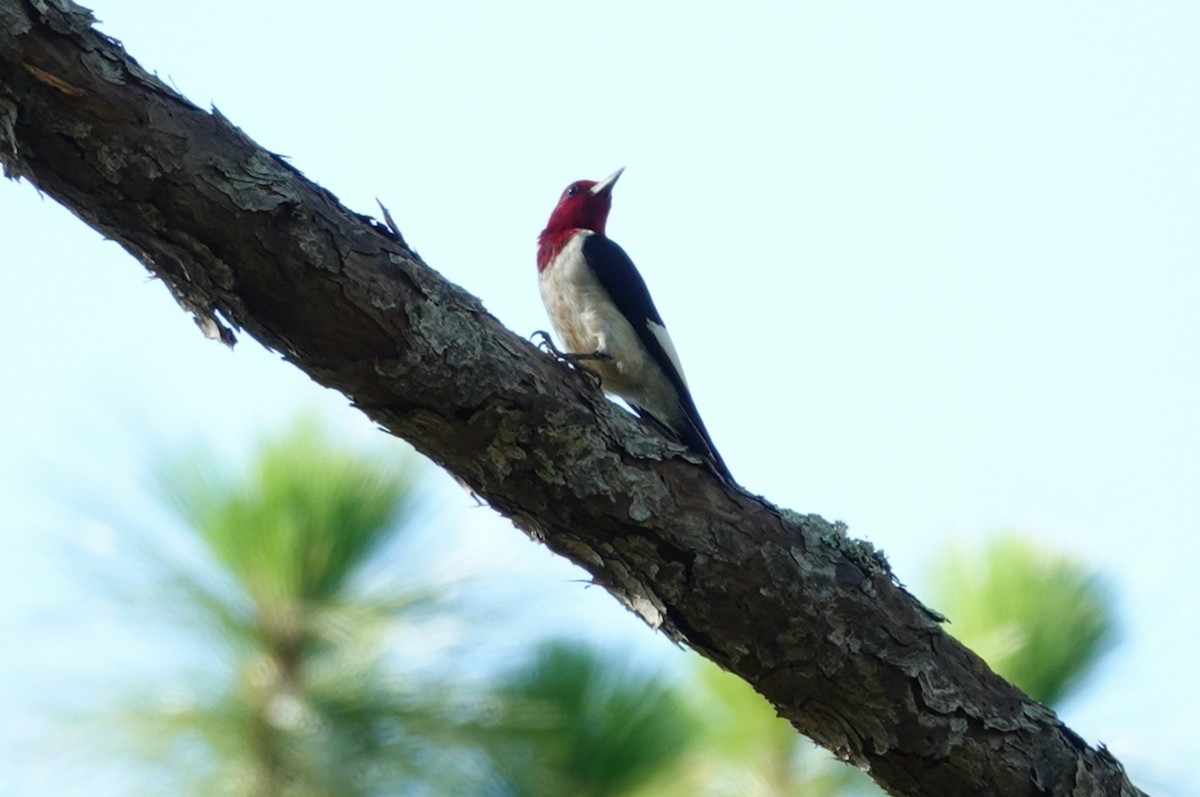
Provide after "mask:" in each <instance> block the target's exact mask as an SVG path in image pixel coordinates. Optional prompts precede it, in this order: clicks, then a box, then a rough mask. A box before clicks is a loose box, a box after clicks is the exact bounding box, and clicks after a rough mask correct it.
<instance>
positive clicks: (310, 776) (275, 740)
mask: <svg viewBox="0 0 1200 797" xmlns="http://www.w3.org/2000/svg"><path fill="white" fill-rule="evenodd" d="M408 462H409V465H411V464H412V463H411V461H408ZM159 482H160V485H161V488H162V492H163V495H164V497H165V499H166V501H167V503H168V504H169V506H170V507H171V508H172V509H173V510H174V511H175V513H177V515H178V517H179V518H180V520H182V521H183V528H184V529H185V533H186V535H187V536H188V537H190V540H189V541H190V542H191V543H193V545H191V546H186V547H189V548H190V551H189V552H187V553H184V552H181V551H168V550H167V547H166V546H163V545H157V544H149V545H148V546H147V554H148V556H147V559H146V563H147V564H148V567H147V568H145V569H146V570H147V575H148V576H150V583H151V584H152V587H151V588H150V592H149V594H148V595H146V596H144V598H146V599H148V600H149V602H150V603H151V604H152V605H153V607H154V608H155V610H158V611H161V612H164V613H165V614H166V618H165V619H168V620H169V621H170V622H171V623H172V625H171V626H170V628H171V629H172V630H171V631H169V633H170V634H171V635H175V636H178V637H180V638H182V639H183V640H186V641H193V642H195V641H199V642H200V643H201V645H199V646H197V648H198V649H201V650H203V652H204V653H205V654H206V655H207V656H208V657H209V658H211V657H212V656H216V662H215V665H214V666H211V667H208V668H207V669H206V671H205V672H202V673H177V674H176V677H177V680H174V681H172V682H164V684H163V686H164V687H166V688H165V693H166V694H167V695H168V698H167V699H165V700H164V699H161V698H160V697H159V696H158V694H157V693H154V692H151V691H149V690H146V689H145V688H144V687H143V688H142V689H140V690H139V693H138V694H135V695H132V696H131V697H130V698H129V699H127V700H126V701H124V706H125V708H124V709H123V710H121V711H120V712H119V713H120V716H119V717H118V718H117V723H118V724H117V728H118V731H120V732H122V733H123V736H124V738H126V739H127V740H129V741H130V742H132V744H133V749H134V751H135V752H136V753H138V754H139V756H140V757H141V758H142V759H143V760H152V761H157V762H159V763H160V764H161V765H162V769H163V771H164V772H165V773H167V774H166V779H167V781H168V782H167V784H166V785H164V786H163V787H162V788H164V789H165V790H166V792H168V793H171V794H206V795H207V794H220V795H244V796H245V797H325V796H326V795H328V796H329V797H333V796H334V795H337V796H338V797H356V796H357V795H363V796H364V797H365V796H366V795H380V794H397V793H405V794H422V793H431V794H432V793H453V790H454V789H455V788H456V787H455V785H454V783H455V777H457V776H459V775H461V776H462V777H466V774H465V772H459V770H462V769H463V767H460V766H457V765H454V764H451V763H450V762H451V761H452V760H453V759H452V758H451V756H452V755H453V753H454V752H455V751H456V750H459V751H463V750H465V749H466V748H464V747H463V742H464V738H465V737H467V736H469V730H468V726H467V725H465V724H464V723H463V722H462V721H461V717H456V716H454V713H455V705H454V701H452V700H449V699H448V692H447V690H444V689H442V688H441V687H439V685H438V684H436V683H430V682H429V681H428V679H423V680H420V681H409V680H406V679H405V678H403V677H402V676H401V674H400V673H398V671H397V668H396V667H395V666H394V663H393V662H388V661H386V653H387V647H388V642H389V639H390V637H391V635H392V634H393V633H394V632H395V630H396V625H397V623H400V622H411V623H417V622H420V620H421V618H422V617H423V616H427V615H428V614H430V613H434V612H437V611H444V608H439V605H438V601H437V598H436V596H435V595H434V594H433V589H432V587H427V588H424V589H422V588H420V587H418V586H416V585H413V584H401V583H398V582H397V581H396V580H395V579H394V578H383V579H375V580H374V581H372V579H370V578H369V577H368V572H369V567H368V565H370V563H371V562H372V561H373V559H374V558H375V557H376V556H377V555H378V554H379V553H380V552H381V551H383V550H384V549H385V548H387V547H389V546H392V545H394V544H395V543H396V542H397V540H398V539H399V538H401V537H403V536H404V534H405V531H406V529H407V528H408V527H407V526H406V525H405V521H406V519H407V517H408V516H409V512H410V510H411V508H412V505H413V489H412V486H413V472H412V469H411V467H408V466H397V465H396V464H395V463H394V462H388V461H385V460H383V459H381V458H378V457H374V458H373V457H369V456H367V455H364V454H363V453H361V452H358V451H351V450H347V449H345V448H340V447H338V446H336V445H334V444H332V443H330V442H329V441H328V440H327V439H326V438H325V437H324V436H323V435H322V433H321V432H320V431H319V429H318V428H317V426H316V425H315V424H314V423H311V422H301V423H300V424H298V425H297V426H295V427H294V428H293V429H292V430H291V431H289V432H288V433H287V434H285V435H284V436H282V437H280V438H278V439H274V440H271V441H268V442H267V443H266V444H265V445H263V447H262V448H261V450H260V451H259V452H258V454H257V457H256V458H255V460H254V462H253V465H252V466H251V468H250V469H249V472H247V473H245V474H236V473H232V472H231V471H230V469H228V468H223V467H219V466H217V465H215V464H214V463H213V462H212V461H211V459H210V458H208V457H206V456H202V455H196V454H193V455H191V456H189V457H187V458H186V459H183V460H180V461H179V462H178V463H177V464H176V465H174V466H172V467H169V468H167V469H165V470H164V472H163V473H162V475H161V477H160V479H159ZM159 691H160V692H162V691H164V690H159ZM459 760H460V761H461V760H469V759H459ZM422 785H423V788H425V789H426V791H421V789H420V788H418V787H419V786H422ZM160 793H161V792H160Z"/></svg>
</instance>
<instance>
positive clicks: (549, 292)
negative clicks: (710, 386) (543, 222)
mask: <svg viewBox="0 0 1200 797" xmlns="http://www.w3.org/2000/svg"><path fill="white" fill-rule="evenodd" d="M593 234H594V233H592V232H590V231H586V230H583V231H580V232H578V233H576V234H575V235H573V236H572V237H571V238H570V239H569V240H568V241H567V243H566V245H565V246H563V248H562V249H561V250H560V251H559V252H558V254H557V255H555V256H554V258H553V259H552V260H551V261H550V263H549V264H547V266H546V268H544V269H543V270H542V271H541V274H540V286H541V291H542V301H543V302H544V303H545V305H546V312H547V313H548V314H549V316H550V323H551V325H552V326H553V327H554V331H555V333H556V334H557V335H558V337H559V339H560V341H561V342H562V345H563V347H564V349H565V350H566V351H568V352H572V353H576V354H590V353H593V352H596V351H604V352H607V353H608V354H609V355H611V356H612V360H611V361H610V362H601V361H588V362H585V363H584V365H585V366H586V367H588V368H591V369H592V370H593V371H596V372H597V373H598V374H599V375H600V377H601V385H602V387H603V388H604V389H605V390H606V391H608V392H610V393H614V394H616V395H618V396H620V397H622V398H624V399H626V400H627V401H629V402H631V403H633V404H635V405H637V406H639V407H641V408H642V409H645V410H647V411H649V412H650V413H651V414H653V415H654V416H655V417H657V418H659V420H661V421H663V422H665V423H668V424H671V423H673V422H675V420H676V418H677V416H678V415H679V414H680V409H679V403H678V399H677V397H676V395H675V389H674V388H673V387H672V386H671V384H670V383H669V381H668V380H667V379H666V377H665V376H664V375H663V373H662V370H661V369H660V368H659V367H658V364H657V363H656V362H655V361H654V359H653V358H652V357H651V355H650V353H649V352H648V351H647V350H646V348H645V346H643V345H642V341H641V339H640V337H639V336H638V334H637V332H636V331H635V330H634V329H633V327H632V326H631V325H630V321H629V319H627V318H626V317H625V316H624V315H623V314H622V313H621V311H620V310H618V309H617V306H616V305H615V304H614V303H613V301H612V299H611V298H610V297H609V294H608V291H606V290H605V289H604V286H602V285H601V284H600V281H599V280H597V279H596V275H595V274H594V273H593V272H592V269H591V267H590V266H589V265H588V263H587V260H586V259H585V258H584V256H583V242H584V241H585V240H586V239H587V237H588V236H589V235H593ZM647 325H648V328H649V329H650V331H651V332H652V334H654V335H655V336H656V337H657V338H658V339H659V341H660V342H661V343H662V345H663V348H664V349H665V350H666V352H667V355H668V356H669V357H670V358H671V359H672V361H673V363H674V364H675V365H676V369H677V370H678V371H679V374H680V376H681V377H682V375H683V371H682V369H680V368H679V367H678V356H677V355H676V353H675V346H674V345H673V344H672V343H671V339H670V336H669V335H667V331H666V329H665V328H664V327H662V326H660V325H658V324H654V323H652V322H649V321H647Z"/></svg>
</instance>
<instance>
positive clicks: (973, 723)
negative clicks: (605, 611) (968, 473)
mask: <svg viewBox="0 0 1200 797" xmlns="http://www.w3.org/2000/svg"><path fill="white" fill-rule="evenodd" d="M91 23H92V18H91V15H90V13H89V12H87V11H86V10H84V9H81V8H79V7H78V6H75V5H73V4H72V3H71V2H69V0H0V163H2V164H3V166H4V169H5V172H6V174H8V176H10V177H14V178H25V179H26V180H28V181H29V182H30V183H32V184H33V185H35V186H37V188H38V189H39V190H41V191H43V192H45V193H46V194H49V195H50V196H52V197H54V198H55V199H56V200H58V201H59V202H60V203H62V204H63V205H64V206H66V207H67V208H69V209H70V210H71V211H73V212H74V213H75V214H76V215H77V216H79V217H80V218H81V219H82V220H83V221H84V222H85V223H87V224H89V225H90V226H92V227H94V228H95V229H97V230H99V231H100V232H101V233H103V234H104V235H105V236H107V237H109V238H111V239H113V240H115V241H117V242H119V243H120V244H121V245H122V246H123V247H124V248H125V249H126V250H127V251H129V253H130V254H132V255H133V256H134V257H135V258H137V259H138V260H139V261H140V262H141V263H142V264H143V265H144V266H145V267H146V268H147V269H148V270H149V271H150V272H151V273H152V274H153V275H155V276H156V277H158V278H159V279H161V280H162V281H163V283H164V284H165V285H166V286H167V287H168V288H169V289H170V291H171V293H172V294H173V295H174V297H175V298H176V299H177V300H178V302H179V303H180V305H182V306H183V307H184V308H185V309H186V310H187V311H188V312H190V313H191V314H192V315H193V316H194V317H195V318H196V320H197V323H198V324H199V325H200V327H201V329H202V330H204V332H205V334H207V335H209V336H210V337H214V338H218V339H220V340H223V341H225V342H226V343H228V344H230V345H232V344H233V342H234V341H235V339H236V336H237V334H239V333H241V332H245V333H247V334H250V335H251V336H253V337H254V338H256V339H257V340H259V341H260V342H262V343H263V344H264V345H266V346H269V347H271V348H272V349H275V350H277V351H279V352H280V353H282V355H283V356H284V357H285V358H286V359H287V360H289V361H290V362H291V363H293V364H294V365H296V366H297V367H298V368H300V369H301V370H303V371H304V372H305V373H307V374H308V375H309V376H311V377H312V378H313V379H314V380H315V381H317V382H318V383H320V384H322V385H325V386H327V387H331V388H333V389H335V390H338V391H341V392H342V393H344V394H345V395H346V396H348V397H349V398H350V399H351V400H352V401H353V403H354V404H355V406H357V407H358V408H360V409H361V410H362V411H363V412H365V413H366V414H367V415H368V416H370V417H371V418H372V419H374V420H375V421H377V422H378V423H379V424H380V425H381V426H382V427H384V428H385V429H387V430H388V431H390V432H391V433H392V434H395V435H398V436H400V437H403V438H404V439H406V440H408V441H410V442H411V443H412V444H413V445H414V446H416V448H418V449H419V450H420V451H422V452H423V453H424V454H426V455H427V456H428V457H430V458H431V459H433V460H434V461H435V462H437V463H438V464H439V465H441V466H442V467H444V468H446V469H447V470H448V471H450V472H451V473H453V474H454V475H455V476H457V477H458V478H460V479H461V480H463V481H464V482H465V483H466V484H468V485H469V486H470V487H471V488H472V489H473V490H474V491H475V492H476V493H477V494H478V495H479V496H481V497H482V498H483V499H485V500H486V501H487V502H488V503H490V504H491V505H492V506H493V507H495V508H496V510H498V511H499V512H501V513H503V514H504V515H506V516H507V517H509V518H511V519H512V520H513V522H514V523H515V524H516V525H517V526H518V527H520V528H521V529H523V530H524V531H525V532H526V533H527V534H528V535H529V536H530V537H532V538H534V539H536V540H539V541H541V542H544V543H545V544H546V545H547V546H549V547H550V548H551V549H552V550H554V551H555V552H557V553H559V554H561V555H563V556H566V557H568V558H569V559H571V560H572V561H574V562H576V563H577V564H579V565H581V566H582V567H584V568H585V569H587V570H588V571H589V572H590V573H591V574H592V575H593V577H594V579H595V581H596V583H598V584H601V585H603V586H604V587H605V588H606V589H607V590H609V591H610V592H611V593H612V594H613V595H615V596H616V597H617V598H618V599H620V600H621V601H622V602H623V603H624V604H625V605H626V606H628V607H630V608H631V609H632V610H633V611H635V612H636V613H637V614H639V615H640V616H641V617H642V618H643V619H644V620H645V621H646V622H647V623H649V624H650V625H652V626H654V627H656V628H659V629H661V630H662V631H663V632H664V633H666V634H667V635H668V636H670V637H671V638H672V639H675V640H677V641H679V642H682V643H685V644H687V645H689V646H691V647H693V648H695V649H697V650H698V651H700V652H701V653H703V654H704V655H705V656H707V657H709V658H710V659H712V660H713V661H715V662H717V663H718V664H720V665H721V666H723V667H725V668H726V669H728V670H730V671H732V672H734V673H736V674H738V675H739V676H741V677H742V678H744V679H746V680H747V681H748V682H749V683H751V684H752V685H754V687H755V688H756V689H758V691H760V692H761V693H762V694H764V695H765V696H766V697H767V698H768V699H769V700H770V701H771V702H772V703H773V704H774V705H775V706H776V708H777V709H778V711H779V713H780V714H781V715H782V716H784V717H786V718H788V719H789V720H790V721H791V722H792V724H793V725H795V727H796V728H797V729H798V730H799V731H801V732H802V733H804V734H806V735H808V736H810V737H812V738H813V739H815V740H816V741H817V742H819V743H820V744H822V745H824V746H825V747H827V748H829V749H830V750H833V751H834V752H835V753H836V754H837V755H839V756H840V757H842V758H843V759H845V760H847V761H850V762H853V763H855V764H857V765H859V766H861V767H863V768H864V769H867V770H868V772H869V773H870V775H871V776H872V777H873V778H874V779H875V780H876V781H877V782H878V783H880V784H881V785H882V786H883V787H884V788H885V789H887V790H888V791H889V792H891V793H893V794H904V795H923V796H924V797H929V796H931V795H932V796H937V795H947V796H950V795H953V796H955V797H957V796H958V795H968V794H970V795H1063V796H1064V797H1065V796H1066V795H1075V796H1081V795H1128V796H1132V795H1139V794H1142V792H1140V791H1139V790H1137V789H1136V788H1135V787H1133V786H1132V785H1131V784H1130V783H1129V781H1128V780H1127V779H1126V777H1125V775H1124V772H1123V771H1122V769H1121V766H1120V764H1119V763H1118V762H1117V761H1116V760H1115V759H1114V758H1113V757H1112V756H1110V755H1109V754H1108V752H1107V751H1106V750H1105V749H1104V748H1100V749H1093V748H1091V747H1089V746H1088V745H1087V744H1085V743H1084V742H1083V740H1082V739H1080V737H1079V736H1077V735H1076V734H1075V733H1073V732H1072V731H1071V730H1070V729H1069V728H1067V727H1066V726H1064V725H1063V724H1062V723H1061V722H1060V721H1059V720H1058V719H1057V717H1056V716H1055V715H1054V713H1053V712H1051V711H1050V710H1049V709H1047V708H1045V707H1043V706H1041V705H1039V704H1037V703H1035V702H1034V701H1032V700H1031V699H1029V698H1028V697H1026V696H1025V695H1023V694H1022V693H1021V692H1020V691H1018V690H1017V689H1016V688H1014V687H1013V686H1012V685H1010V684H1009V683H1007V682H1006V681H1004V680H1003V679H1001V678H999V677H997V676H996V675H995V674H993V673H992V672H991V671H990V670H989V669H988V668H987V666H986V665H985V664H984V663H983V662H982V661H981V660H980V659H979V658H978V657H977V656H975V655H974V654H973V653H971V652H970V651H968V650H966V649H965V648H963V647H962V646H961V645H960V644H958V643H957V642H956V641H954V640H953V639H952V638H950V637H949V636H947V635H946V634H945V633H944V632H943V631H942V629H941V627H940V626H939V625H938V622H937V619H938V618H936V616H934V615H933V614H932V613H930V612H929V611H928V610H926V609H925V608H924V607H923V606H921V604H920V603H919V602H918V601H916V600H915V599H914V598H913V597H912V596H911V595H909V594H908V593H907V592H906V591H905V590H904V589H903V587H902V586H900V584H899V583H898V582H897V581H896V579H895V577H894V576H893V575H892V573H891V570H890V569H889V567H888V565H887V563H886V562H885V561H884V559H883V557H882V556H881V555H879V554H878V553H876V552H875V551H874V550H873V549H872V548H871V547H870V546H869V545H867V544H865V543H861V542H857V541H854V540H852V539H850V538H848V537H847V536H846V535H845V533H844V530H843V529H841V528H840V527H838V526H835V525H832V524H830V523H828V522H826V521H825V520H822V519H821V518H820V517H817V516H815V515H798V514H795V513H792V512H789V511H786V510H781V509H779V508H777V507H774V506H772V505H771V504H769V503H767V502H766V501H764V500H762V499H761V498H758V497H755V496H751V495H749V494H747V493H744V492H740V491H738V490H737V489H734V488H731V487H729V486H727V485H725V484H723V483H722V482H721V481H720V480H719V479H718V478H717V477H716V476H714V475H713V474H712V473H711V472H709V471H708V470H707V469H706V468H705V467H704V466H703V465H702V464H701V463H700V462H699V461H698V460H696V459H695V458H694V457H693V456H692V455H690V454H689V453H687V452H686V451H685V450H684V449H683V448H681V447H679V446H677V445H674V444H672V443H668V442H665V441H663V440H660V439H659V438H657V437H656V436H654V435H653V434H651V433H650V432H648V431H647V430H646V429H645V428H643V427H642V426H641V425H639V423H638V422H637V421H636V420H635V419H634V418H633V417H632V416H630V415H629V414H627V413H624V412H622V411H621V410H620V409H618V408H617V407H615V406H614V405H612V404H611V403H610V402H608V401H607V400H605V399H604V398H603V397H602V396H601V395H600V394H599V393H598V392H597V391H596V390H595V389H594V388H593V387H592V386H591V385H590V384H589V382H588V381H587V380H586V379H584V378H583V377H581V376H580V375H578V374H576V373H574V372H572V371H570V370H568V369H567V368H565V367H563V366H561V365H560V364H558V363H557V362H555V361H553V360H552V359H550V358H549V357H547V356H545V355H543V354H541V353H540V352H538V351H536V350H535V349H534V348H533V346H531V345H530V344H529V343H528V342H526V341H525V340H523V339H522V338H520V337H518V336H516V335H514V334H513V333H511V332H509V331H508V330H506V329H504V328H503V327H502V326H501V325H500V324H499V323H498V322H497V321H496V319H494V318H493V317H492V316H491V315H489V314H488V313H487V311H486V310H484V308H483V306H482V305H481V303H480V302H479V300H478V299H476V298H475V297H473V296H471V295H470V294H468V293H467V292H466V291H464V290H463V289H461V288H459V287H458V286H456V285H453V284H451V283H449V282H447V281H445V280H444V279H442V278H441V277H440V276H439V275H438V274H437V273H435V272H434V271H433V270H431V269H430V268H429V267H428V266H426V265H425V264H424V263H423V262H422V261H421V259H420V258H419V257H418V256H417V255H416V253H415V252H413V251H412V250H411V249H410V248H408V247H407V246H406V245H405V244H404V242H403V240H402V239H400V238H399V236H398V235H396V234H394V233H392V232H391V231H390V230H389V229H387V228H386V227H384V226H382V225H380V224H378V223H376V222H375V221H374V220H372V219H370V218H368V217H366V216H361V215H358V214H355V213H353V212H351V211H349V210H347V209H346V208H344V207H343V206H342V205H340V204H339V203H338V201H337V199H336V198H335V197H334V196H332V195H331V194H330V193H329V192H328V191H325V190H323V189H321V188H320V187H318V186H316V185H314V184H313V183H311V182H309V181H308V180H306V179H305V178H304V176H303V175H301V174H300V173H299V172H298V171H296V170H295V169H294V168H292V167H291V166H289V165H288V164H287V163H286V162H285V161H284V160H282V159H281V158H279V157H278V156H276V155H273V154H272V153H270V152H267V151H266V150H264V149H262V148H261V147H259V146H258V145H256V144H255V143H254V142H253V141H251V140H250V139H249V138H248V137H247V136H245V135H244V134H243V133H242V132H241V131H240V130H238V129H237V128H236V127H234V126H233V125H232V124H231V123H230V122H229V121H228V120H226V119H225V118H224V117H222V116H221V115H220V113H218V112H217V111H216V110H215V109H214V110H213V111H212V112H207V111H204V110H203V109H201V108H198V107H196V106H195V105H193V104H191V103H190V102H188V101H187V100H186V99H184V98H183V97H181V96H180V95H178V94H177V93H176V92H175V91H173V90H172V89H170V88H169V87H168V86H166V85H165V84H164V83H163V82H162V81H160V80H159V79H158V78H156V77H155V76H153V75H151V74H149V73H147V72H146V71H145V70H143V69H142V68H141V67H140V66H138V64H137V63H136V62H135V61H134V60H133V59H132V58H130V57H129V56H127V55H126V54H125V52H124V51H123V49H122V48H121V47H120V45H119V44H118V43H117V42H115V41H113V40H111V39H109V38H107V37H106V36H104V35H103V34H100V33H98V32H97V31H95V30H93V29H92V27H91Z"/></svg>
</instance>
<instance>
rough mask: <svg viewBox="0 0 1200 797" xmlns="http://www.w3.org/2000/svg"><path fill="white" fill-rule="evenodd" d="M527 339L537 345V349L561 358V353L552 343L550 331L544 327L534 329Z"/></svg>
mask: <svg viewBox="0 0 1200 797" xmlns="http://www.w3.org/2000/svg"><path fill="white" fill-rule="evenodd" d="M529 339H530V340H532V341H533V342H534V344H536V345H537V347H538V348H539V349H541V350H542V351H545V352H549V353H550V354H553V355H554V356H555V357H558V358H559V359H562V356H563V353H562V352H561V351H559V350H558V347H557V346H555V345H554V340H553V339H552V338H551V337H550V333H549V332H547V331H546V330H544V329H538V330H535V331H534V333H533V334H532V335H530V336H529Z"/></svg>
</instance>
